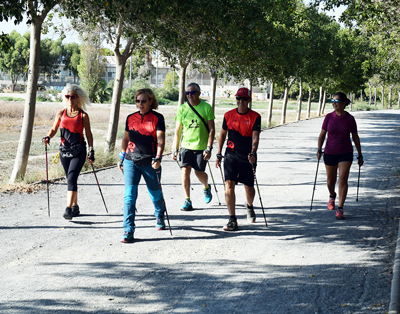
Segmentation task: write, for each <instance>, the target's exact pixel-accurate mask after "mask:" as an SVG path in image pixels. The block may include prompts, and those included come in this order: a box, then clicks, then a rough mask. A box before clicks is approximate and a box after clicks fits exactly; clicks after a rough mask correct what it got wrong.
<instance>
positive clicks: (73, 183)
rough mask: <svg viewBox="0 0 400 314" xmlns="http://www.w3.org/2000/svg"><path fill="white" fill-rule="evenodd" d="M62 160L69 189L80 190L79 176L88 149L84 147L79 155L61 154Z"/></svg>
mask: <svg viewBox="0 0 400 314" xmlns="http://www.w3.org/2000/svg"><path fill="white" fill-rule="evenodd" d="M60 160H61V163H62V165H63V167H64V171H65V175H66V177H67V183H68V191H73V192H76V191H78V176H79V173H80V172H81V170H82V167H83V165H84V164H85V161H86V149H82V150H81V152H80V153H79V155H78V156H76V157H72V158H68V157H61V155H60Z"/></svg>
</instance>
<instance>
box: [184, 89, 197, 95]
mask: <svg viewBox="0 0 400 314" xmlns="http://www.w3.org/2000/svg"><path fill="white" fill-rule="evenodd" d="M196 93H197V90H191V91H189V92H186V95H189V94H190V95H194V94H196Z"/></svg>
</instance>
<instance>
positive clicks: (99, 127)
mask: <svg viewBox="0 0 400 314" xmlns="http://www.w3.org/2000/svg"><path fill="white" fill-rule="evenodd" d="M232 108H234V107H233V106H227V107H226V108H224V109H223V110H221V109H217V110H216V113H215V116H216V120H215V126H216V135H215V139H216V140H217V139H218V136H219V132H220V130H221V125H222V119H223V115H224V113H225V112H226V111H228V110H230V109H232ZM256 108H257V107H256ZM60 109H63V104H61V103H37V105H36V113H35V122H34V129H33V133H32V143H31V149H30V153H29V161H28V166H27V171H26V175H25V179H24V182H23V183H18V184H17V185H13V186H10V185H9V184H8V179H9V177H10V175H11V171H12V168H13V165H14V159H15V155H16V152H17V148H18V142H19V137H20V131H21V127H22V120H23V115H24V103H23V102H4V101H0V145H1V147H2V148H3V149H2V150H1V151H0V192H7V191H12V190H14V191H19V192H34V191H35V190H36V189H38V188H39V187H33V186H32V185H27V183H32V182H38V181H41V180H45V179H46V171H45V169H46V163H45V155H44V147H43V144H42V138H43V136H45V135H46V134H47V132H48V130H49V128H50V127H51V125H52V124H53V122H54V118H55V116H56V113H57V112H58V111H59V110H60ZM176 110H177V107H175V106H160V107H159V109H158V111H159V112H160V113H162V114H163V115H164V117H165V125H166V145H165V153H170V152H171V146H172V141H173V136H174V131H175V120H174V117H175V114H176ZM256 110H257V109H256ZM86 111H87V112H88V114H89V117H90V122H91V129H92V133H93V138H94V148H95V151H96V163H95V166H96V167H104V166H109V165H112V164H116V162H117V161H118V151H119V147H120V145H121V139H122V136H123V134H124V129H125V120H126V117H127V116H128V115H129V114H130V113H132V112H134V111H136V107H134V106H124V105H122V106H121V110H120V115H119V126H118V133H117V143H116V148H117V149H116V152H115V153H114V154H113V155H112V156H106V154H104V153H103V151H104V147H105V144H106V136H107V129H108V124H109V117H110V106H109V105H98V104H94V105H92V106H89V107H88V108H87V110H86ZM261 115H262V127H263V128H265V127H266V119H267V114H266V111H261ZM280 118H281V114H280V112H276V111H274V115H273V118H272V126H276V125H279V124H280ZM295 118H296V113H295V112H293V111H288V112H287V117H286V122H287V123H290V122H293V121H294V120H295ZM304 118H305V111H303V113H302V119H304ZM58 138H59V134H57V135H56V136H55V138H54V139H53V140H52V142H51V145H49V147H48V160H49V162H48V169H49V179H50V180H51V179H54V178H58V177H62V176H64V170H63V168H62V166H61V163H60V162H59V163H58V164H54V163H53V162H52V160H53V157H54V156H55V155H56V154H57V152H58V146H59V140H58ZM87 169H88V165H86V166H85V167H84V169H83V170H87Z"/></svg>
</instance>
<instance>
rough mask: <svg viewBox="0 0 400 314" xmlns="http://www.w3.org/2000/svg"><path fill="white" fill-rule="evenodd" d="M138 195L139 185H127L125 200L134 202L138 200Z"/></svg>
mask: <svg viewBox="0 0 400 314" xmlns="http://www.w3.org/2000/svg"><path fill="white" fill-rule="evenodd" d="M136 197H137V185H129V186H126V187H125V195H124V202H125V203H128V204H129V203H132V202H135V201H136Z"/></svg>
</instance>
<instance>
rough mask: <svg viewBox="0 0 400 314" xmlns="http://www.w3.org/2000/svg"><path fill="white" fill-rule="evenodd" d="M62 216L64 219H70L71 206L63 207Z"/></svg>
mask: <svg viewBox="0 0 400 314" xmlns="http://www.w3.org/2000/svg"><path fill="white" fill-rule="evenodd" d="M63 217H64V219H67V220H71V219H72V208H71V207H67V208H66V209H65V212H64V214H63Z"/></svg>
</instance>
